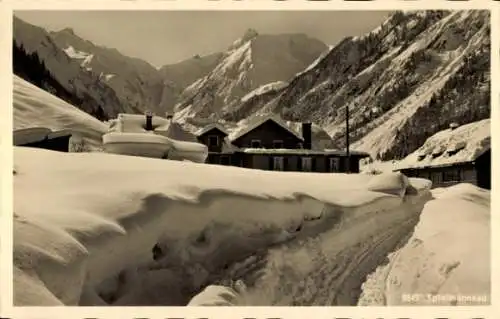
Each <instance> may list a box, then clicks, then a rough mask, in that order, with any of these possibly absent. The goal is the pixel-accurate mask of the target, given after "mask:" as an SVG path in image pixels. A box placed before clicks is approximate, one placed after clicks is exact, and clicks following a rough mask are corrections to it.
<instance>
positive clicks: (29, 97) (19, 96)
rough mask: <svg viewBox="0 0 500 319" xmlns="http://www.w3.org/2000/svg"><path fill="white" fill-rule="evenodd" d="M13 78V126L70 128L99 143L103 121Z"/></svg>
mask: <svg viewBox="0 0 500 319" xmlns="http://www.w3.org/2000/svg"><path fill="white" fill-rule="evenodd" d="M13 81H14V92H13V102H14V103H13V108H14V116H13V117H14V130H20V129H28V128H33V127H41V128H48V129H50V130H53V131H59V130H71V132H73V133H75V134H78V135H81V136H82V137H83V138H84V139H85V140H86V141H88V142H89V144H91V145H93V146H97V145H100V144H101V136H102V134H104V133H105V132H106V130H107V127H106V124H104V123H102V122H100V121H99V120H97V119H95V118H94V117H92V116H90V115H89V114H87V113H85V112H83V111H81V110H79V109H77V108H76V107H74V106H73V105H71V104H69V103H67V102H65V101H63V100H61V99H60V98H58V97H56V96H54V95H52V94H50V93H48V92H46V91H44V90H42V89H40V88H38V87H37V86H35V85H33V84H31V83H29V82H27V81H25V80H23V79H21V78H20V77H18V76H16V75H14V77H13Z"/></svg>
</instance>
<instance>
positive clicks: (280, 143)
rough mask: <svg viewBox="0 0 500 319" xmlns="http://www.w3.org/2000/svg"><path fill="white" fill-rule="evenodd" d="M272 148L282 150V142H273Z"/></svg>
mask: <svg viewBox="0 0 500 319" xmlns="http://www.w3.org/2000/svg"><path fill="white" fill-rule="evenodd" d="M273 148H283V141H282V140H274V141H273Z"/></svg>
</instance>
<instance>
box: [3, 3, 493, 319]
mask: <svg viewBox="0 0 500 319" xmlns="http://www.w3.org/2000/svg"><path fill="white" fill-rule="evenodd" d="M0 1H1V0H0ZM498 8H500V3H498V2H496V1H488V0H477V1H437V0H430V1H429V0H420V1H401V0H400V1H393V0H387V1H386V0H378V1H366V2H365V1H305V0H289V1H273V0H243V1H234V0H233V1H224V0H219V1H208V0H177V1H172V0H164V1H146V0H144V1H141V0H137V1H120V0H116V1H115V0H87V1H85V0H79V1H57V0H29V1H27V0H25V1H13V0H9V1H7V0H4V1H1V2H0V25H1V28H0V46H1V49H0V63H1V68H0V70H2V72H1V76H0V96H2V97H4V98H3V99H2V102H3V103H4V104H5V105H9V107H6V106H5V105H4V106H3V107H2V110H1V112H2V114H1V115H0V129H1V130H2V133H1V134H0V149H1V151H0V156H1V159H0V160H1V163H2V165H1V167H2V171H1V173H0V176H1V177H2V179H1V186H0V187H1V188H0V189H1V191H2V192H1V197H0V198H2V209H1V210H0V214H1V215H0V216H1V219H2V220H1V222H0V227H1V230H0V234H1V235H0V236H1V237H0V239H1V242H0V244H1V246H0V252H1V262H0V267H1V268H0V269H1V272H0V282H1V291H0V309H1V317H10V318H16V319H17V318H19V319H28V318H120V319H123V318H124V317H125V318H220V319H225V318H318V319H319V318H419V319H425V318H469V319H471V318H495V317H496V316H498V314H500V309H499V308H498V302H497V298H496V297H497V296H498V289H499V285H498V284H496V285H495V284H494V283H500V277H499V275H498V269H500V268H499V262H500V250H499V249H498V245H499V244H498V243H499V242H500V235H498V234H497V233H498V231H500V229H499V227H498V226H499V221H500V219H499V216H498V214H494V213H493V212H497V211H499V209H498V208H499V206H498V199H497V198H498V197H499V195H500V194H499V193H498V191H497V189H498V186H500V185H499V184H498V183H497V179H496V178H495V176H497V175H498V174H500V172H499V173H498V174H497V173H496V171H497V164H496V163H499V158H498V156H499V154H500V153H498V152H497V151H496V149H497V143H498V142H497V140H498V134H499V133H498V127H497V126H496V125H493V123H494V122H493V123H492V125H491V130H492V132H491V143H492V148H493V164H492V191H491V212H492V214H491V222H490V224H491V263H492V264H491V305H490V306H471V307H468V306H458V307H457V306H449V307H448V306H396V307H395V306H383V307H343V306H333V307H327V306H322V307H13V306H12V296H13V291H12V288H13V280H12V271H13V267H12V224H13V223H12V214H11V212H12V209H13V203H12V198H13V190H12V183H13V176H12V166H13V165H12V164H13V148H12V146H11V145H12V123H13V115H12V113H13V112H12V90H13V87H12V70H11V68H12V67H11V66H12V56H11V53H10V52H11V45H12V44H11V39H12V15H13V11H15V10H215V11H219V10H224V11H228V10H231V11H232V10H238V11H239V10H254V11H260V10H266V11H267V10H286V11H302V10H308V11H316V10H335V11H342V10H356V11H369V10H427V9H446V10H464V9H485V10H490V12H491V60H490V61H491V119H492V120H494V119H498V117H499V114H498V106H499V105H500V104H499V103H500V90H499V88H498V86H499V83H500V82H499V81H500V78H499V76H500V75H499V71H500V59H499V53H500V44H499V43H500V15H499V12H498ZM494 26H498V27H494ZM495 195H497V196H495Z"/></svg>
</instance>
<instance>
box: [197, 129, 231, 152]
mask: <svg viewBox="0 0 500 319" xmlns="http://www.w3.org/2000/svg"><path fill="white" fill-rule="evenodd" d="M226 136H227V134H226V133H225V132H223V131H221V130H220V129H218V128H216V127H214V128H212V129H210V130H208V131H206V132H204V133H203V134H201V135H199V136H198V142H200V143H202V144H205V145H206V146H207V147H208V151H209V152H214V153H220V152H222V146H223V144H224V139H225V138H226Z"/></svg>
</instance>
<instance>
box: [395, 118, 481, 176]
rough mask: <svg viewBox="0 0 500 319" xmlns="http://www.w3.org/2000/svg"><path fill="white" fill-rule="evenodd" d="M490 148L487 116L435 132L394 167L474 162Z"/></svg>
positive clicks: (404, 167)
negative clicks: (484, 118) (483, 118)
mask: <svg viewBox="0 0 500 319" xmlns="http://www.w3.org/2000/svg"><path fill="white" fill-rule="evenodd" d="M490 149H491V132H490V119H486V120H481V121H477V122H473V123H469V124H465V125H462V126H459V127H457V128H455V129H446V130H443V131H440V132H437V133H436V134H434V135H433V136H431V137H429V138H428V139H427V141H425V143H424V145H422V147H420V148H419V149H418V150H416V151H415V152H413V153H411V154H410V155H408V156H407V157H405V158H404V159H403V160H401V161H400V162H399V163H398V164H397V167H396V170H401V169H409V168H425V167H440V166H449V165H453V164H458V163H468V162H473V161H475V160H476V159H477V158H478V157H479V156H481V155H483V154H484V153H486V152H487V151H488V150H490Z"/></svg>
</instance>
